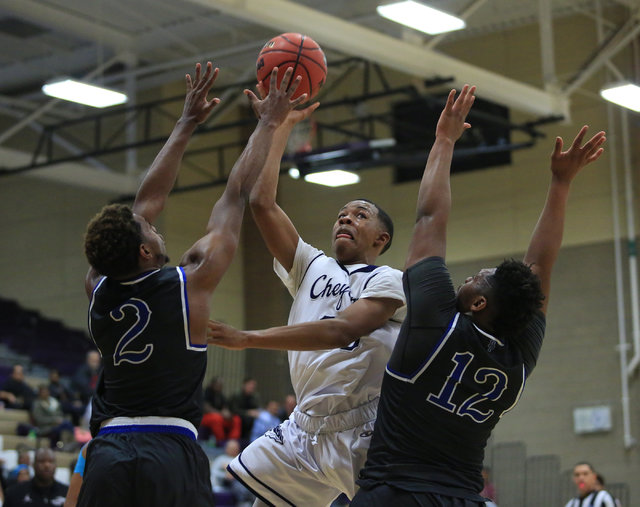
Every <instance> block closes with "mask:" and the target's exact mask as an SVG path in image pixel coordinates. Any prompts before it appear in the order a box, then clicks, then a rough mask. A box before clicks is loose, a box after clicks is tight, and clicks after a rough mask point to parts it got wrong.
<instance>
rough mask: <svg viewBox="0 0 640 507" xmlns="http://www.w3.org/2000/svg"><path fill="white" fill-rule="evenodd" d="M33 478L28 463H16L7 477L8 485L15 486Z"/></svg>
mask: <svg viewBox="0 0 640 507" xmlns="http://www.w3.org/2000/svg"><path fill="white" fill-rule="evenodd" d="M30 479H31V473H30V472H29V466H28V465H16V466H15V467H14V468H13V469H12V470H11V471H10V472H9V476H8V477H7V487H9V488H10V487H11V486H15V485H16V484H19V483H21V482H25V481H28V480H30Z"/></svg>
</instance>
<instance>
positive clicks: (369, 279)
mask: <svg viewBox="0 0 640 507" xmlns="http://www.w3.org/2000/svg"><path fill="white" fill-rule="evenodd" d="M374 267H375V266H374ZM354 273H356V271H354ZM379 274H380V273H375V274H374V275H372V276H370V277H369V278H367V281H366V282H364V286H363V287H362V292H364V291H365V289H366V288H367V285H369V282H370V281H371V280H373V279H374V278H375V277H376V276H378V275H379Z"/></svg>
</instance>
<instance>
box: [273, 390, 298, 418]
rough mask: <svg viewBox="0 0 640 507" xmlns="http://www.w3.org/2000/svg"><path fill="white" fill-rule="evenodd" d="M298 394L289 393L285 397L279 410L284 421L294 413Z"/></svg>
mask: <svg viewBox="0 0 640 507" xmlns="http://www.w3.org/2000/svg"><path fill="white" fill-rule="evenodd" d="M297 404H298V403H297V402H296V395H295V394H287V395H286V396H285V397H284V403H283V404H282V406H281V407H280V409H279V410H278V417H279V418H280V421H282V422H284V421H286V420H287V419H289V416H290V415H291V414H292V413H293V410H294V409H295V408H296V405H297Z"/></svg>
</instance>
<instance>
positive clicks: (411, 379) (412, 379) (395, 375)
mask: <svg viewBox="0 0 640 507" xmlns="http://www.w3.org/2000/svg"><path fill="white" fill-rule="evenodd" d="M459 317H460V312H458V313H456V315H455V317H453V320H452V321H451V324H450V326H449V329H448V330H447V332H446V333H445V335H444V336H443V337H442V338H441V339H440V342H439V343H438V344H437V345H436V348H435V349H434V350H433V351H432V352H431V355H430V356H429V357H428V358H427V360H426V362H425V363H424V364H423V365H422V367H421V368H420V369H419V370H418V371H417V373H415V374H414V375H412V376H410V377H405V376H402V375H400V374H399V373H395V372H393V371H391V370H390V369H389V365H388V364H387V367H386V371H387V373H388V374H389V375H391V376H392V377H393V378H395V379H398V380H401V381H402V382H408V383H409V384H414V383H415V381H416V380H418V377H420V375H422V374H423V373H424V371H425V370H426V369H427V368H428V367H429V365H430V364H431V363H432V362H433V360H434V359H435V358H436V356H437V355H438V353H439V352H440V350H441V349H442V347H444V345H445V343H447V340H448V339H449V338H450V337H451V333H453V331H454V330H455V328H456V325H457V324H458V318H459Z"/></svg>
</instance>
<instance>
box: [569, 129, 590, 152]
mask: <svg viewBox="0 0 640 507" xmlns="http://www.w3.org/2000/svg"><path fill="white" fill-rule="evenodd" d="M588 129H589V126H588V125H585V126H583V127H582V128H581V129H580V132H578V135H577V136H576V138H575V139H574V140H573V143H571V148H573V147H575V146H577V147H580V145H581V144H582V140H583V139H584V136H585V135H586V133H587V130H588Z"/></svg>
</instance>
